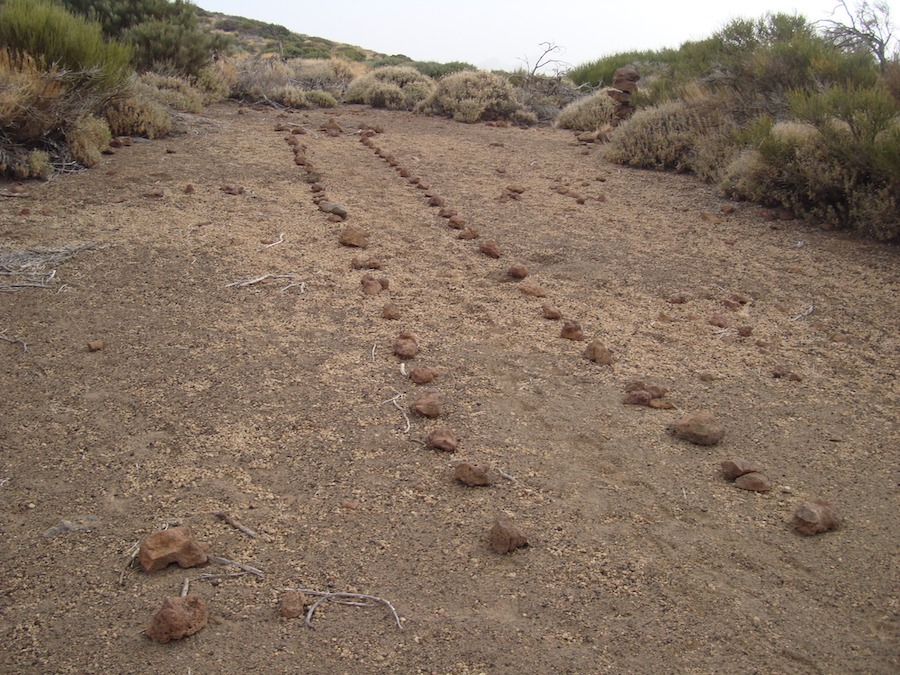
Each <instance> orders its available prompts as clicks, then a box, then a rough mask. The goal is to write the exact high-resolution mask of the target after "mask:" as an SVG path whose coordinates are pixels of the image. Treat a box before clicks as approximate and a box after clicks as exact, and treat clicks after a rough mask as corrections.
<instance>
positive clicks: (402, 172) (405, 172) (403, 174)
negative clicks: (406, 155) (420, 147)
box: [397, 167, 409, 178]
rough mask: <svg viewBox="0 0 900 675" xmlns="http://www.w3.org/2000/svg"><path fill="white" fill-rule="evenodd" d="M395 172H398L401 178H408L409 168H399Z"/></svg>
mask: <svg viewBox="0 0 900 675" xmlns="http://www.w3.org/2000/svg"><path fill="white" fill-rule="evenodd" d="M397 173H398V174H400V177H401V178H409V169H404V168H402V167H401V168H400V169H398V170H397Z"/></svg>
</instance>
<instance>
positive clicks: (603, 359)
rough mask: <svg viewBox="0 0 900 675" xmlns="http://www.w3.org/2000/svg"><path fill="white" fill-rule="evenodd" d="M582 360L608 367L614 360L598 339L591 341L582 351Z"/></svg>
mask: <svg viewBox="0 0 900 675" xmlns="http://www.w3.org/2000/svg"><path fill="white" fill-rule="evenodd" d="M563 330H564V331H565V328H563ZM579 330H580V329H579ZM571 339H575V338H571ZM584 358H586V359H587V360H588V361H593V362H594V363H596V364H597V365H600V366H609V365H611V364H612V362H613V360H614V359H613V355H612V352H610V351H609V349H607V348H606V345H604V344H603V343H602V342H601V341H600V338H595V339H593V340H591V343H590V344H589V345H588V346H587V348H586V349H585V350H584Z"/></svg>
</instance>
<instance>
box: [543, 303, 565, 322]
mask: <svg viewBox="0 0 900 675" xmlns="http://www.w3.org/2000/svg"><path fill="white" fill-rule="evenodd" d="M541 315H542V316H543V317H544V318H545V319H550V320H551V321H559V320H560V319H561V318H562V312H560V311H559V310H558V309H556V307H554V306H553V305H542V306H541Z"/></svg>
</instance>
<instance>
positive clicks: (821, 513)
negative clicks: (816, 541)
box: [794, 499, 842, 535]
mask: <svg viewBox="0 0 900 675" xmlns="http://www.w3.org/2000/svg"><path fill="white" fill-rule="evenodd" d="M841 522H842V519H841V517H840V515H838V512H837V511H835V510H834V509H833V508H832V506H831V504H829V503H828V502H827V501H825V500H824V499H813V500H812V501H808V502H803V503H802V504H800V506H798V507H797V510H796V511H794V529H796V530H797V532H799V533H800V534H805V535H813V534H821V533H822V532H828V530H833V529H834V528H836V527H838V526H839V525H840V524H841Z"/></svg>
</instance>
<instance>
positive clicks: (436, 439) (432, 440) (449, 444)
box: [425, 427, 458, 452]
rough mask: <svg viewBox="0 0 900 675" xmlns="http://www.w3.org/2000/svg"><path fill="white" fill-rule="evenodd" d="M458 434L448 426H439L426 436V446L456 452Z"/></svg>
mask: <svg viewBox="0 0 900 675" xmlns="http://www.w3.org/2000/svg"><path fill="white" fill-rule="evenodd" d="M457 444H458V443H457V440H456V434H454V433H453V430H452V429H449V428H447V427H439V428H437V429H433V430H432V431H431V432H430V433H429V434H428V435H427V436H426V437H425V446H426V447H428V448H434V449H435V450H443V451H444V452H456V447H457Z"/></svg>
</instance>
